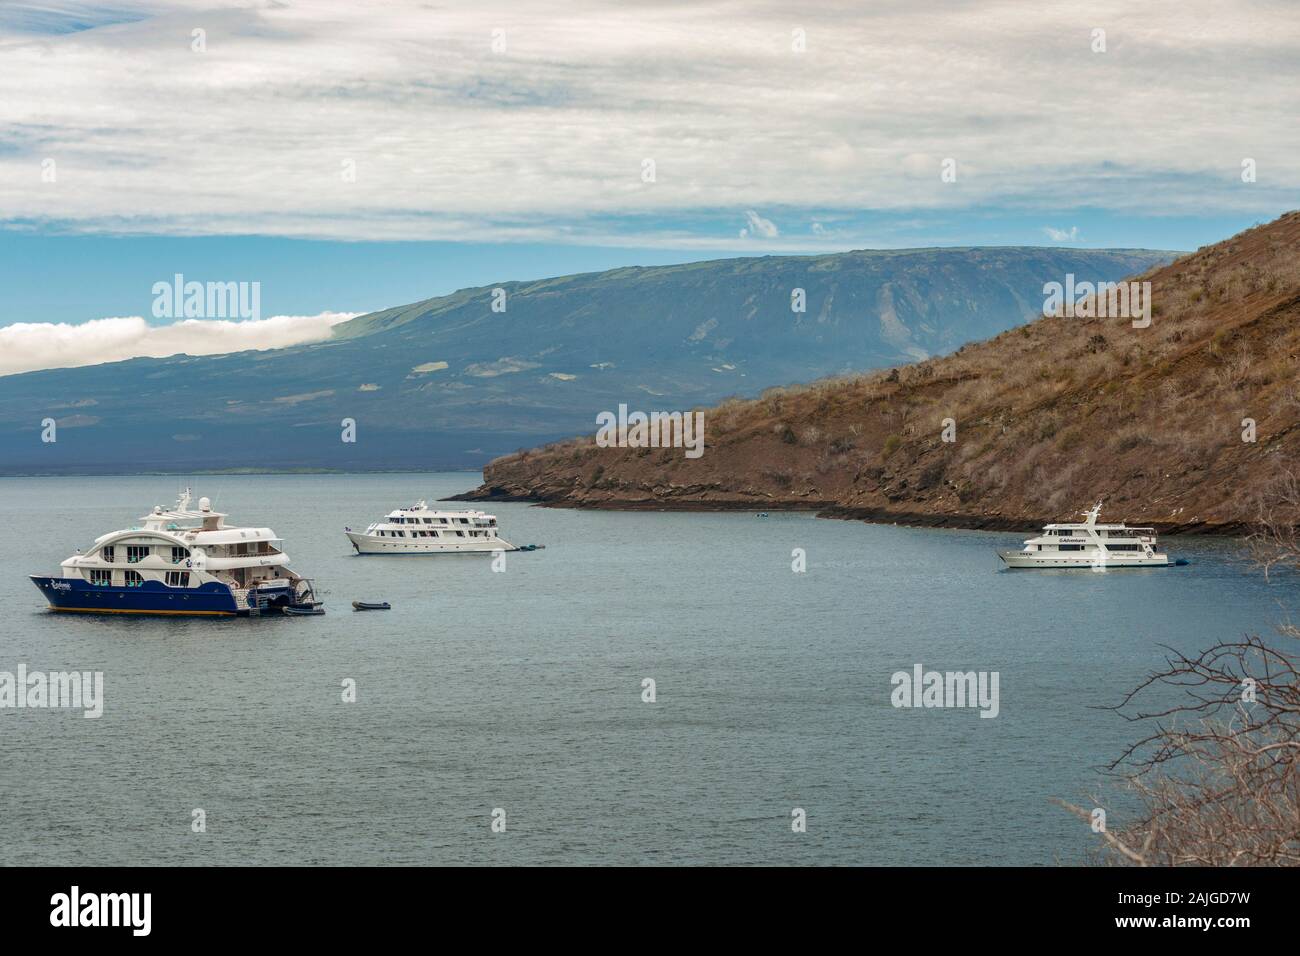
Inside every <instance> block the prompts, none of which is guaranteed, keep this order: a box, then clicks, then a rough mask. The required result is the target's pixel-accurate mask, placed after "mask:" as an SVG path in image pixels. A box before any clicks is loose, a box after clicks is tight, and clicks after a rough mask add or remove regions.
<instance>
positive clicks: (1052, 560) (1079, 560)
mask: <svg viewBox="0 0 1300 956" xmlns="http://www.w3.org/2000/svg"><path fill="white" fill-rule="evenodd" d="M998 557H999V558H1001V559H1002V561H1003V563H1004V564H1006V566H1007V567H1008V568H1016V569H1022V570H1023V569H1030V568H1074V569H1076V570H1088V569H1091V568H1104V569H1106V570H1110V569H1112V568H1163V567H1167V566H1168V565H1169V556H1168V555H1166V554H1156V555H1152V556H1151V557H1146V556H1145V555H1135V556H1130V557H1116V556H1114V555H1112V556H1110V557H1108V558H1106V560H1104V561H1098V560H1097V559H1096V558H1092V557H1087V556H1084V555H1079V556H1078V557H1064V556H1059V555H1053V556H1052V557H1038V556H1037V555H1036V554H1024V553H1023V552H1020V551H999V552H998Z"/></svg>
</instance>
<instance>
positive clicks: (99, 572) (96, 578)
mask: <svg viewBox="0 0 1300 956" xmlns="http://www.w3.org/2000/svg"><path fill="white" fill-rule="evenodd" d="M90 583H91V584H93V585H95V586H96V587H101V588H106V587H108V586H109V585H110V584H112V583H113V572H112V571H110V570H108V568H91V570H90Z"/></svg>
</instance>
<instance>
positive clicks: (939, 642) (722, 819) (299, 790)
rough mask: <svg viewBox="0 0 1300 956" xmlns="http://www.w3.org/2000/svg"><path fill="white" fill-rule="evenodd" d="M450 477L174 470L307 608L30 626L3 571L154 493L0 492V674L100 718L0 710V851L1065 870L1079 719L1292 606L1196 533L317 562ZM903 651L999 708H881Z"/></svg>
mask: <svg viewBox="0 0 1300 956" xmlns="http://www.w3.org/2000/svg"><path fill="white" fill-rule="evenodd" d="M476 480H477V476H476V475H471V474H437V475H375V476H310V477H304V476H250V477H200V478H199V479H197V480H196V481H195V482H194V483H193V484H194V490H195V495H196V496H198V495H210V496H213V497H214V498H215V504H216V506H217V507H218V508H219V510H222V511H228V512H230V513H231V520H232V521H233V522H235V523H238V524H256V525H270V526H271V527H273V528H274V529H275V530H276V531H277V532H278V533H279V534H280V535H281V536H282V537H283V538H284V539H285V541H286V550H287V551H288V553H289V554H290V556H291V557H292V558H293V567H294V568H295V570H297V571H298V572H299V573H302V574H306V575H308V576H311V577H314V578H315V579H316V580H317V582H318V585H319V586H320V587H321V589H322V590H323V592H324V599H325V601H326V604H327V608H328V610H329V613H328V614H327V615H326V616H324V617H320V618H300V619H287V618H275V617H272V618H264V619H261V620H219V621H213V620H193V621H189V620H154V619H148V618H114V617H108V618H95V617H72V616H63V615H57V614H53V613H50V612H47V611H46V610H44V602H43V600H42V599H41V595H40V594H39V592H38V591H37V590H36V589H35V588H34V587H33V586H32V585H31V583H30V582H29V581H28V580H27V578H26V575H27V574H29V573H35V572H40V573H48V572H53V571H56V570H57V568H58V564H59V562H60V561H61V560H62V559H63V558H65V557H66V556H67V555H69V554H71V553H72V552H73V550H74V549H76V548H78V547H84V546H86V545H87V544H89V543H90V542H91V540H92V539H93V538H94V537H96V536H98V535H99V534H102V533H104V532H106V531H109V530H114V529H117V528H121V527H126V526H129V525H131V524H134V523H135V519H136V518H137V517H138V516H140V515H142V514H144V513H145V512H146V511H147V510H148V509H149V508H150V507H151V506H152V505H154V504H163V505H169V504H171V503H173V502H174V500H175V493H176V489H177V487H178V482H177V481H176V479H174V478H159V477H132V478H56V479H51V478H42V479H5V480H0V527H4V528H5V531H6V539H7V542H8V544H7V546H6V547H5V548H4V559H3V567H4V573H3V575H0V598H2V600H3V606H4V608H5V610H6V615H5V616H6V626H5V627H4V629H3V638H2V639H0V670H3V671H14V670H15V669H16V668H17V666H18V664H19V663H25V664H26V665H27V667H28V668H29V669H30V670H46V671H49V670H62V669H68V668H77V669H83V670H100V671H103V672H104V675H105V677H104V679H105V698H106V702H105V710H104V715H103V717H102V718H100V719H98V720H86V719H83V718H82V717H81V716H79V715H78V714H74V713H70V712H67V711H36V710H22V711H19V710H10V709H5V710H0V766H3V773H0V862H3V863H6V864H150V863H172V864H194V865H212V864H234V863H262V864H288V863H304V864H381V863H392V864H418V863H434V864H437V863H456V864H487V863H520V864H589V863H607V864H633V863H637V864H640V863H732V864H782V863H795V864H809V863H820V864H831V863H833V864H863V863H876V864H976V863H994V864H1052V863H1055V862H1077V861H1079V860H1080V859H1081V857H1082V854H1083V852H1084V850H1085V848H1086V847H1087V846H1088V844H1089V834H1088V833H1087V831H1086V828H1084V827H1082V826H1081V825H1080V824H1078V823H1076V822H1075V821H1074V820H1073V819H1072V818H1070V817H1068V816H1067V815H1066V814H1065V813H1064V812H1063V811H1061V810H1060V809H1058V808H1056V807H1055V806H1054V805H1053V804H1052V803H1051V802H1050V801H1051V799H1052V798H1054V797H1062V798H1066V799H1070V800H1074V801H1081V800H1085V799H1086V798H1087V797H1088V796H1089V795H1090V794H1092V793H1093V792H1094V791H1096V790H1097V788H1098V786H1099V782H1100V778H1099V776H1098V774H1097V772H1096V770H1095V767H1096V766H1097V765H1098V764H1100V763H1101V762H1103V761H1104V760H1106V759H1108V758H1110V757H1111V756H1114V755H1115V754H1116V753H1117V752H1118V750H1119V749H1120V748H1121V747H1122V746H1123V744H1124V743H1125V742H1126V741H1128V740H1130V739H1132V737H1133V734H1134V728H1133V727H1132V726H1130V725H1127V724H1125V723H1124V721H1122V720H1121V719H1119V718H1118V717H1116V716H1115V715H1113V714H1111V713H1109V712H1106V711H1102V710H1098V709H1096V707H1097V705H1103V704H1110V703H1114V702H1116V701H1117V699H1118V697H1119V695H1120V694H1121V693H1122V692H1123V691H1124V690H1125V689H1127V688H1128V687H1129V686H1131V685H1132V684H1134V683H1135V682H1136V681H1137V680H1139V679H1140V678H1141V677H1142V676H1143V674H1144V673H1145V672H1146V671H1147V670H1149V669H1150V668H1151V667H1153V666H1154V665H1156V664H1158V663H1159V662H1160V660H1161V656H1162V652H1161V649H1160V647H1159V645H1160V644H1162V643H1168V644H1173V645H1176V646H1178V647H1180V648H1183V649H1188V650H1191V649H1198V648H1200V647H1201V646H1204V645H1208V644H1209V643H1211V642H1213V641H1214V640H1215V639H1218V638H1224V637H1233V636H1237V635H1240V634H1242V633H1243V632H1246V631H1256V632H1266V631H1268V630H1270V629H1271V627H1272V625H1273V623H1275V622H1276V621H1278V620H1280V619H1281V618H1282V617H1283V616H1284V615H1285V614H1286V613H1287V611H1289V610H1290V609H1291V608H1292V606H1293V603H1294V600H1293V599H1294V598H1295V597H1296V593H1295V589H1294V585H1293V584H1280V583H1274V584H1272V585H1268V584H1266V583H1265V582H1264V581H1263V580H1262V579H1261V578H1260V577H1259V576H1258V575H1256V574H1254V573H1251V572H1249V571H1248V570H1247V569H1245V568H1244V567H1243V566H1242V565H1241V564H1240V563H1238V562H1237V561H1236V560H1235V549H1234V547H1233V546H1232V544H1231V543H1230V542H1223V541H1215V540H1207V539H1168V542H1167V543H1168V545H1169V548H1170V551H1171V553H1174V554H1176V555H1177V556H1180V557H1188V558H1190V559H1191V560H1192V562H1193V563H1192V565H1191V566H1190V567H1186V568H1177V569H1167V570H1146V571H1124V572H1110V573H1106V574H1094V573H1089V572H1082V573H1080V572H1022V573H1011V572H1004V571H1000V570H999V562H998V560H997V558H996V556H995V555H994V549H996V548H1004V547H1011V546H1014V545H1016V544H1018V543H1019V540H1020V536H1017V535H1004V534H986V533H976V532H953V531H929V530H915V529H906V528H897V527H886V526H869V525H865V524H857V523H850V522H841V521H826V520H818V519H815V518H813V517H811V516H807V515H787V514H773V515H772V516H771V517H769V518H766V519H760V518H756V517H755V516H754V515H752V514H665V513H644V514H641V513H599V512H575V511H564V510H557V509H543V508H534V507H529V506H527V505H520V504H500V505H497V506H495V507H494V508H493V509H492V510H493V511H494V512H495V513H496V514H498V515H499V516H500V518H501V525H502V529H503V534H504V536H505V537H506V538H507V539H508V540H510V541H512V542H513V543H515V544H527V543H538V544H545V545H546V546H547V547H546V550H545V551H540V552H536V553H532V554H511V555H509V556H508V557H507V569H506V571H505V572H504V573H493V572H492V571H491V558H490V557H487V556H468V555H464V556H445V557H429V558H415V557H406V558H383V557H366V558H358V557H355V556H353V555H352V554H351V553H350V550H351V549H350V547H349V545H348V542H347V539H346V538H345V537H344V536H343V534H342V529H343V526H344V525H345V524H347V525H351V526H353V527H356V526H358V525H361V526H364V525H365V524H367V523H368V522H369V521H371V520H374V519H376V518H378V517H379V516H380V515H381V514H383V513H385V512H387V511H388V510H390V509H391V508H393V507H396V506H398V505H402V504H409V503H411V502H412V501H414V500H415V499H417V498H421V497H424V498H428V499H429V500H430V501H432V500H433V499H435V498H439V497H443V496H446V495H449V494H454V493H456V492H459V491H462V490H464V489H466V488H469V487H472V486H473V485H474V484H476ZM1113 517H1114V518H1116V519H1118V518H1120V517H1122V516H1119V515H1116V516H1113ZM1062 518H1063V520H1065V519H1066V516H1062ZM793 548H803V549H805V550H806V552H807V560H808V570H807V573H804V574H795V573H792V571H791V550H792V549H793ZM353 600H388V601H391V602H392V603H393V610H391V611H388V612H372V613H356V612H353V611H352V610H351V607H350V602H351V601H353ZM917 663H920V664H923V665H925V666H926V667H927V668H934V669H938V670H990V671H994V670H995V671H998V672H999V673H1000V675H1001V683H1000V708H1001V712H1000V714H999V716H998V717H997V718H996V719H991V720H990V719H980V718H979V717H978V712H977V711H975V710H902V709H895V708H893V707H891V706H890V703H889V694H890V689H891V688H890V675H891V674H892V673H893V672H895V671H897V670H910V669H911V668H912V666H913V665H914V664H917ZM647 677H649V678H653V679H654V680H655V682H656V686H657V695H658V700H657V702H655V703H653V704H650V703H643V702H642V700H641V686H642V685H641V682H642V680H643V678H647ZM347 678H351V679H353V680H355V681H356V684H357V694H358V699H357V702H356V703H350V704H349V703H344V702H343V701H342V699H341V694H342V689H341V682H342V681H344V680H345V679H347ZM498 807H499V808H503V809H504V810H505V812H506V831H505V832H504V833H493V832H492V830H491V828H490V823H491V814H492V811H493V809H494V808H498ZM794 807H802V808H804V809H805V810H806V811H807V820H808V826H807V832H806V833H802V834H799V833H793V832H792V831H791V827H790V819H791V818H790V813H791V809H792V808H794ZM194 808H203V809H204V810H205V811H206V814H207V832H206V833H204V834H195V833H192V832H191V828H190V823H191V811H192V810H193V809H194Z"/></svg>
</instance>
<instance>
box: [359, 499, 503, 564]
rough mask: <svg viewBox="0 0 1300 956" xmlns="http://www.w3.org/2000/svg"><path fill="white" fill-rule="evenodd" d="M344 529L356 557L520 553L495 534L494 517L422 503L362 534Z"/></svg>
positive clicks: (391, 514)
mask: <svg viewBox="0 0 1300 956" xmlns="http://www.w3.org/2000/svg"><path fill="white" fill-rule="evenodd" d="M343 530H344V531H345V532H346V533H347V536H348V540H349V541H351V542H352V547H354V548H356V551H357V554H454V553H458V552H463V551H471V552H472V551H518V550H519V549H518V548H516V547H515V546H514V545H512V544H511V543H510V542H509V541H506V540H505V539H504V538H502V537H501V536H500V535H499V534H498V533H497V519H496V516H495V515H490V514H484V513H483V512H482V511H438V510H436V509H432V508H430V507H429V506H428V505H427V504H426V503H425V502H423V501H417V502H416V503H415V504H413V505H412V506H411V507H409V508H398V509H397V510H396V511H390V512H389V513H388V514H387V516H385V517H384V519H383V520H382V521H376V522H375V523H374V524H372V525H370V526H369V527H368V528H366V530H365V531H353V530H352V529H351V528H344V529H343Z"/></svg>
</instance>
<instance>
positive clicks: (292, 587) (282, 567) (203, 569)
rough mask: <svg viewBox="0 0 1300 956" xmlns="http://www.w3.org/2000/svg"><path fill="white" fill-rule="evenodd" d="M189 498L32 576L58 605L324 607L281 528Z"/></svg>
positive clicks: (247, 609)
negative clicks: (246, 521) (246, 522)
mask: <svg viewBox="0 0 1300 956" xmlns="http://www.w3.org/2000/svg"><path fill="white" fill-rule="evenodd" d="M190 504H191V497H190V491H189V489H188V488H187V489H185V491H184V492H183V493H182V494H181V495H180V497H179V498H178V500H177V502H176V507H175V508H173V509H172V510H170V511H164V510H163V508H162V507H161V506H157V507H155V508H154V509H153V512H152V513H150V514H147V515H145V516H144V517H143V518H141V519H140V521H141V524H140V525H138V526H136V527H133V528H126V529H123V530H121V531H111V532H109V533H108V534H105V535H101V536H100V537H98V538H96V539H95V543H94V545H93V546H92V547H91V548H90V550H89V551H88V552H86V553H85V554H82V553H81V552H80V551H78V552H77V553H76V554H74V555H72V557H70V558H68V559H67V560H65V561H64V562H63V564H62V565H61V567H62V573H61V574H60V575H58V576H53V577H44V576H40V575H35V574H33V575H31V579H32V583H33V584H35V585H36V586H37V587H38V588H40V590H41V593H42V594H44V595H45V599H46V601H48V602H49V605H50V608H51V609H53V610H55V611H83V612H89V613H101V614H174V615H220V616H228V617H235V616H239V617H246V616H250V615H251V616H256V615H259V614H261V613H264V612H270V611H275V612H279V611H287V610H289V609H297V610H300V611H301V610H304V609H309V608H310V609H318V608H319V607H320V602H318V601H317V600H316V598H315V595H314V593H313V591H312V584H311V582H310V581H309V580H308V579H306V578H303V577H300V576H299V575H297V574H295V573H294V572H293V571H291V570H289V556H288V555H287V554H285V553H284V551H282V550H281V547H280V546H281V544H282V541H281V539H280V538H278V537H276V534H275V532H274V531H272V530H271V529H270V528H244V527H239V526H235V525H228V524H226V520H225V519H226V518H227V517H228V515H225V514H223V513H221V512H219V511H213V510H212V503H211V501H209V500H208V499H207V498H200V499H199V502H198V510H197V511H192V510H191V509H190Z"/></svg>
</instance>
